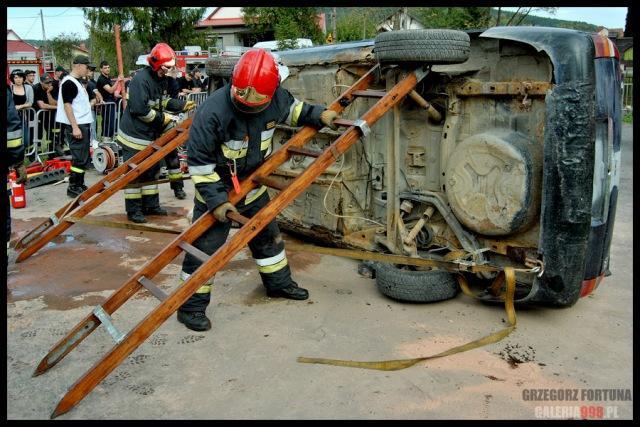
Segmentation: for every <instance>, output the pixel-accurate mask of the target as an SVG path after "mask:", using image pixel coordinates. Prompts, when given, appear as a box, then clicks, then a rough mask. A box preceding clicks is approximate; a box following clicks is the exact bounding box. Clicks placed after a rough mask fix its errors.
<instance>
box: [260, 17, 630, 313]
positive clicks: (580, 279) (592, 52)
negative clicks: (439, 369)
mask: <svg viewBox="0 0 640 427" xmlns="http://www.w3.org/2000/svg"><path fill="white" fill-rule="evenodd" d="M278 53H279V57H280V60H281V61H282V63H283V64H285V65H286V66H287V67H288V70H289V75H288V78H287V79H286V80H285V81H284V82H283V83H282V84H283V86H284V87H286V88H287V89H288V90H289V91H290V92H291V93H292V94H293V95H294V96H296V97H297V98H299V99H303V100H305V101H309V102H312V103H317V104H325V105H328V104H330V103H331V102H332V101H333V100H334V99H336V98H338V97H339V95H340V93H341V92H342V91H343V90H344V89H345V88H347V87H349V86H351V85H352V84H353V83H354V82H355V81H356V80H358V79H359V78H360V77H361V76H362V75H363V74H365V73H366V72H367V71H368V70H369V69H370V68H371V67H372V66H374V65H375V64H376V63H380V64H381V69H380V73H379V75H378V76H377V81H376V83H375V85H374V87H372V88H371V89H374V90H378V91H385V90H389V89H390V88H391V87H393V85H394V84H395V82H396V81H398V80H399V78H401V76H402V75H403V74H404V73H406V72H407V70H410V69H412V67H415V66H416V65H419V64H429V66H430V67H429V68H430V70H429V74H428V75H427V76H426V77H425V78H424V79H423V80H422V81H421V82H420V83H419V85H418V86H416V88H415V90H414V91H413V92H412V94H411V95H410V96H408V97H406V99H404V100H403V101H402V103H401V104H399V106H398V107H396V108H395V109H394V110H393V111H391V112H389V113H388V114H387V115H386V116H385V117H383V118H382V119H381V120H379V121H378V122H377V123H376V124H375V125H373V126H371V132H370V133H369V134H368V135H367V136H363V137H362V138H361V140H360V141H359V143H358V144H357V145H356V146H354V147H353V148H352V149H351V150H350V151H348V152H347V153H346V154H345V155H344V156H343V157H342V159H340V160H339V161H337V162H336V164H335V165H334V166H333V167H331V168H330V169H328V170H327V171H326V173H325V174H324V175H323V176H322V177H321V178H319V179H317V180H316V181H315V182H314V184H313V185H312V186H311V187H309V189H307V190H306V191H305V192H304V193H303V194H302V195H301V196H300V197H298V198H297V199H296V200H295V202H294V203H292V204H291V205H289V206H288V207H287V208H286V209H285V210H284V211H283V212H282V214H281V215H280V217H279V221H280V224H281V226H282V227H283V228H285V229H287V230H289V231H294V232H296V233H300V234H303V235H307V236H312V237H313V238H314V239H315V240H323V241H324V242H326V243H327V244H331V245H336V246H341V247H351V248H361V249H366V250H369V251H382V252H388V253H393V254H402V255H408V256H412V257H421V258H426V259H437V260H442V259H444V260H446V259H451V258H452V255H455V257H456V258H457V259H466V260H467V261H468V262H470V263H474V264H483V263H490V264H492V265H499V266H513V267H516V268H518V267H520V268H522V269H524V268H525V267H532V266H537V268H536V269H535V270H534V271H535V272H523V271H524V270H521V271H520V272H519V273H517V276H516V279H517V290H516V302H517V303H544V304H550V305H557V306H570V305H573V304H574V303H575V302H576V301H577V300H578V299H579V297H581V296H585V295H588V294H589V293H591V292H592V291H593V289H594V288H595V287H596V286H597V285H598V284H599V282H600V281H601V280H602V278H603V277H604V276H605V275H607V274H609V247H610V245H611V236H612V233H613V224H614V220H615V208H616V199H617V191H618V190H617V186H618V180H619V165H620V122H621V73H620V67H619V55H618V52H617V50H616V48H615V46H614V45H613V44H612V43H611V42H610V41H609V40H608V39H607V38H606V37H603V36H601V35H598V34H588V33H584V32H578V31H573V30H566V29H556V28H541V27H496V28H491V29H489V30H487V31H484V32H479V31H469V32H462V31H454V30H401V31H393V32H388V33H381V34H380V35H378V37H377V38H376V39H375V40H367V41H361V42H353V43H342V44H337V45H330V46H321V47H314V48H306V49H296V50H291V51H282V52H278ZM375 102H376V100H375V99H363V100H362V101H358V102H356V103H353V104H351V105H349V106H348V107H347V108H346V109H345V110H344V113H343V117H344V118H346V119H351V120H356V119H358V118H359V117H360V116H362V115H363V114H364V113H365V112H366V111H367V110H368V109H369V108H370V107H371V106H372V105H373V104H374V103H375ZM295 131H296V129H295V128H288V127H286V126H278V128H277V131H276V133H275V135H274V138H273V148H274V150H277V149H278V147H280V146H281V145H282V144H284V143H285V142H286V141H287V140H288V139H289V138H290V137H291V136H292V134H293V133H294V132H295ZM339 135H340V132H339V131H332V130H330V129H323V130H322V131H321V132H320V133H318V134H317V135H316V137H314V139H313V140H312V141H310V142H309V144H308V145H307V146H308V148H311V149H317V150H321V149H324V148H325V147H327V146H328V145H329V144H330V143H331V142H332V141H333V140H335V139H336V138H337V137H338V136H339ZM311 161H313V159H309V158H308V157H306V156H299V157H298V156H294V157H293V158H291V159H290V160H289V161H288V162H287V163H286V164H285V166H284V167H281V168H279V169H278V171H277V172H276V175H277V176H279V179H281V180H282V181H285V182H286V181H288V180H291V179H293V178H295V177H296V176H298V175H299V174H300V172H301V171H302V170H304V169H305V167H307V166H308V164H309V163H310V162H311ZM270 191H271V190H270ZM460 253H462V254H464V255H462V256H460V255H459V254H460ZM374 267H375V271H376V275H377V277H376V280H377V284H378V287H379V289H380V290H381V291H382V292H383V293H385V294H386V295H388V296H390V297H393V298H397V299H400V300H409V301H435V300H441V299H446V298H450V297H452V296H454V295H455V294H456V293H457V292H458V284H457V282H456V281H455V280H454V279H453V278H452V276H451V275H450V273H448V272H445V271H442V270H431V271H420V270H415V269H413V270H406V269H403V268H400V267H398V266H395V265H391V264H380V263H377V264H375V266H374ZM465 274H466V275H467V276H468V277H467V280H468V281H469V282H471V283H475V284H477V285H479V286H488V284H490V283H491V282H490V279H492V277H493V276H494V275H495V274H491V273H474V274H470V273H465ZM485 299H487V300H489V301H491V300H497V297H495V296H493V295H491V294H490V293H486V295H485Z"/></svg>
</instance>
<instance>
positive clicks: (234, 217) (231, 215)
mask: <svg viewBox="0 0 640 427" xmlns="http://www.w3.org/2000/svg"><path fill="white" fill-rule="evenodd" d="M227 218H229V219H230V220H231V221H235V222H237V223H238V224H242V225H245V224H246V223H247V222H249V218H247V217H246V216H243V215H240V214H237V213H235V212H228V213H227Z"/></svg>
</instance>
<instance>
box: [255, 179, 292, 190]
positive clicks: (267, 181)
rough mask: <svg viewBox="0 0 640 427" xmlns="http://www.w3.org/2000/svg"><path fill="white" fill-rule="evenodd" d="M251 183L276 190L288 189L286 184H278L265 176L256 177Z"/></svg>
mask: <svg viewBox="0 0 640 427" xmlns="http://www.w3.org/2000/svg"><path fill="white" fill-rule="evenodd" d="M253 182H255V183H257V184H261V185H266V186H267V187H271V188H275V189H276V190H280V191H282V190H284V189H285V188H287V187H288V185H287V184H283V183H280V182H278V181H276V180H275V179H273V178H269V177H267V176H257V177H255V178H253Z"/></svg>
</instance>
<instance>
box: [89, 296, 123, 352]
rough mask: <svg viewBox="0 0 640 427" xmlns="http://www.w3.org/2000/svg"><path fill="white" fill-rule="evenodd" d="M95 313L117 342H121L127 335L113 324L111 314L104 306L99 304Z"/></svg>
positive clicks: (94, 310)
mask: <svg viewBox="0 0 640 427" xmlns="http://www.w3.org/2000/svg"><path fill="white" fill-rule="evenodd" d="M93 314H95V316H96V317H97V318H98V319H100V323H102V325H103V326H104V327H105V328H107V332H109V335H111V337H112V338H113V340H114V341H115V342H116V343H117V344H120V342H122V340H123V339H124V337H125V335H124V334H123V333H122V332H120V331H119V330H118V328H116V327H115V326H114V325H113V323H112V322H111V316H109V313H107V312H106V311H104V308H102V306H101V305H99V306H97V307H96V308H94V309H93Z"/></svg>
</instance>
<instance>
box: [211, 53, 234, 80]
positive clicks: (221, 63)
mask: <svg viewBox="0 0 640 427" xmlns="http://www.w3.org/2000/svg"><path fill="white" fill-rule="evenodd" d="M239 59H240V57H237V58H235V57H219V58H212V59H209V60H208V61H207V64H206V70H207V75H209V76H214V77H231V74H232V73H233V67H235V65H236V63H237V62H238V60H239Z"/></svg>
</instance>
